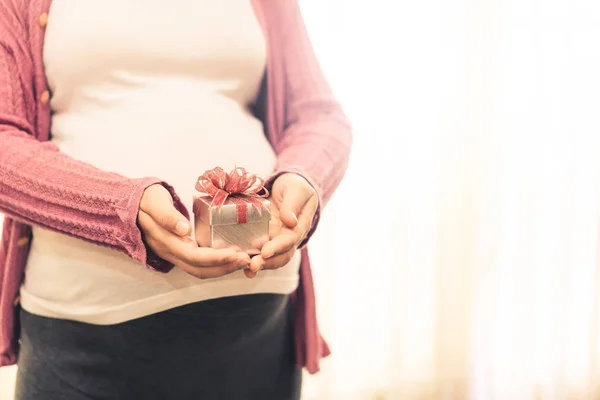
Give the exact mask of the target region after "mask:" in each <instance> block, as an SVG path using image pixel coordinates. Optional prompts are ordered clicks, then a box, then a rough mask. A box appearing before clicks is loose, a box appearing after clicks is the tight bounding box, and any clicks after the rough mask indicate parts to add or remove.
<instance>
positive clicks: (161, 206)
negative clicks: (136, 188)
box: [141, 185, 191, 236]
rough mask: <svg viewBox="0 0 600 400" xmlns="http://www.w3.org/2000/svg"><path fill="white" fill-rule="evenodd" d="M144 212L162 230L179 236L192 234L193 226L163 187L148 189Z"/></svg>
mask: <svg viewBox="0 0 600 400" xmlns="http://www.w3.org/2000/svg"><path fill="white" fill-rule="evenodd" d="M141 208H142V210H143V211H144V212H145V213H146V214H148V215H150V217H152V219H153V220H154V221H155V222H156V223H157V224H158V225H160V226H161V227H162V228H164V229H166V230H168V231H169V232H172V233H174V234H176V235H178V236H187V235H189V234H190V231H191V225H190V222H189V221H188V220H187V218H186V217H185V216H184V215H183V214H181V213H180V212H179V211H177V209H176V208H175V206H174V205H173V198H172V197H171V194H170V193H169V191H168V190H167V189H166V188H165V187H163V186H162V185H153V186H151V187H149V188H148V189H146V191H145V192H144V196H143V198H142V203H141Z"/></svg>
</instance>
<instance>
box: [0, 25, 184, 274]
mask: <svg viewBox="0 0 600 400" xmlns="http://www.w3.org/2000/svg"><path fill="white" fill-rule="evenodd" d="M13 21H14V19H13ZM2 22H3V23H2V24H1V25H0V212H2V213H5V214H6V215H7V216H8V217H10V218H13V219H15V220H18V221H21V222H24V223H26V224H29V225H36V226H40V227H43V228H46V229H50V230H53V231H56V232H60V233H63V234H66V235H70V236H73V237H76V238H79V239H82V240H85V241H88V242H92V243H95V244H97V245H100V246H104V247H108V248H111V249H114V250H117V251H120V252H122V253H125V254H127V255H128V256H129V257H131V258H133V259H135V260H137V261H139V262H140V263H143V264H145V265H146V266H147V267H149V268H151V269H154V270H157V271H161V272H167V271H169V270H170V269H171V268H173V265H172V264H170V263H168V262H166V261H165V260H163V259H161V258H159V257H158V256H157V255H156V254H154V253H153V252H152V251H151V249H150V248H147V247H146V245H145V244H144V241H143V239H142V234H141V232H140V230H139V228H138V226H137V214H138V210H139V203H140V201H141V198H142V195H143V193H144V190H145V189H146V188H147V187H148V186H150V185H153V184H157V183H159V184H163V185H164V186H165V187H166V188H167V189H169V190H170V192H171V194H172V196H173V199H174V201H175V205H176V207H177V208H178V209H179V210H180V211H181V212H182V213H183V214H184V215H186V217H189V214H188V212H187V210H186V209H185V206H183V204H182V203H181V201H180V200H179V198H178V197H177V195H176V194H175V193H174V191H173V189H172V188H171V187H170V186H169V185H167V184H166V183H164V182H161V180H160V179H157V178H151V177H147V178H141V179H129V178H126V177H123V176H120V175H118V174H116V173H111V172H106V171H102V170H99V169H97V168H95V167H93V166H91V165H89V164H86V163H83V162H81V161H78V160H75V159H73V158H71V157H69V156H67V155H66V154H64V153H61V152H60V150H59V149H58V148H57V146H55V145H54V144H52V143H50V142H44V143H42V142H39V141H38V140H36V139H35V138H34V137H33V133H34V129H35V118H36V117H35V113H36V110H37V107H36V101H39V99H36V96H35V91H34V90H33V89H32V87H33V86H32V84H31V81H32V80H33V69H32V67H31V59H30V58H28V55H27V53H26V51H25V50H24V49H27V48H28V46H27V43H24V42H25V38H26V37H27V35H26V34H25V32H24V29H23V28H22V27H20V26H19V24H17V23H14V24H8V23H4V22H6V21H2ZM46 106H47V105H46ZM48 112H49V111H48Z"/></svg>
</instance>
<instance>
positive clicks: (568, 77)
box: [302, 0, 600, 400]
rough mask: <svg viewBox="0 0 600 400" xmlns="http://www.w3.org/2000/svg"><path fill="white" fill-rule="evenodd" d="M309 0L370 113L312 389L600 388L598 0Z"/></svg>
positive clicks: (323, 238) (354, 101)
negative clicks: (327, 347)
mask: <svg viewBox="0 0 600 400" xmlns="http://www.w3.org/2000/svg"><path fill="white" fill-rule="evenodd" d="M302 6H303V11H304V15H305V18H306V20H307V24H308V26H309V30H310V32H311V35H312V38H313V42H314V45H315V47H316V49H317V52H318V54H319V57H320V58H321V60H322V65H323V67H324V69H325V71H326V72H327V74H328V76H329V77H330V79H331V82H332V84H333V86H334V89H335V91H336V93H337V95H338V97H339V98H340V99H341V101H342V102H343V103H344V105H345V106H346V109H347V112H348V114H349V115H350V117H351V119H352V120H353V122H354V125H355V146H354V151H353V158H352V162H351V166H350V169H349V171H348V174H347V176H346V178H345V180H344V182H343V184H342V187H341V188H340V189H339V191H338V192H337V194H336V196H335V198H334V200H333V201H332V203H331V205H330V207H329V208H328V209H327V210H326V212H325V216H324V219H323V223H322V225H321V227H320V228H319V231H318V233H317V234H318V236H317V237H316V238H315V241H314V242H313V247H312V254H313V257H314V258H315V265H316V267H315V268H316V272H315V275H316V282H317V285H318V287H317V291H318V301H319V307H320V318H321V325H322V327H323V329H324V331H325V336H326V337H327V338H328V339H329V340H330V342H331V346H332V350H333V355H332V356H331V358H330V359H329V360H327V361H325V362H324V366H323V371H322V373H321V374H320V375H318V376H317V377H314V378H307V381H306V385H305V398H306V399H340V400H341V399H344V400H351V399H373V400H375V399H378V400H383V399H399V400H404V399H419V400H420V399H456V400H463V399H476V400H486V399H490V400H491V399H494V400H521V399H522V400H541V399H544V400H546V399H548V400H551V399H552V400H571V399H578V400H579V399H598V398H600V388H599V384H598V383H597V382H600V370H599V366H600V365H599V361H600V346H599V344H600V342H599V333H600V330H599V328H600V326H599V323H600V318H599V309H598V300H599V295H600V291H599V286H598V284H599V268H598V267H599V261H598V244H599V240H600V237H599V231H598V223H599V218H598V216H599V214H598V206H599V205H600V202H599V190H598V187H599V183H600V176H599V170H600V169H599V161H598V159H599V157H598V154H599V151H600V129H599V128H600V123H599V120H598V115H599V113H598V110H599V109H600V95H599V93H600V78H599V73H598V71H600V52H599V50H598V48H599V46H598V38H600V24H599V23H600V4H599V3H598V2H597V1H591V0H546V1H543V2H542V1H537V0H485V1H481V0H451V1H449V0H421V1H417V2H414V1H413V2H408V1H400V2H390V1H388V0H376V1H371V2H364V1H360V2H359V1H352V0H328V1H323V0H318V1H317V0H313V1H309V0H305V1H303V2H302Z"/></svg>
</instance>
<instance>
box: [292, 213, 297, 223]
mask: <svg viewBox="0 0 600 400" xmlns="http://www.w3.org/2000/svg"><path fill="white" fill-rule="evenodd" d="M292 217H294V221H296V223H298V216H297V215H296V213H295V212H293V211H292Z"/></svg>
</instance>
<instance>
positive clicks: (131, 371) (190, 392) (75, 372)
mask: <svg viewBox="0 0 600 400" xmlns="http://www.w3.org/2000/svg"><path fill="white" fill-rule="evenodd" d="M21 341H22V345H21V352H20V355H19V362H18V365H19V369H18V375H17V388H16V399H17V400H54V399H61V400H62V399H66V400H79V399H94V400H100V399H111V400H115V399H120V400H137V399H144V400H152V399H161V400H163V399H168V400H171V399H172V400H187V399H194V400H197V399H217V400H227V399H235V400H244V399H260V400H270V399H273V400H286V399H290V400H292V399H293V400H297V399H299V398H300V387H301V381H302V374H301V370H300V369H299V368H297V367H296V366H295V365H294V344H293V329H292V324H291V318H290V307H289V296H284V295H275V294H258V295H248V296H237V297H228V298H223V299H216V300H209V301H203V302H199V303H194V304H189V305H185V306H182V307H178V308H174V309H171V310H168V311H164V312H161V313H158V314H154V315H150V316H147V317H144V318H140V319H136V320H132V321H128V322H125V323H121V324H117V325H108V326H107V325H90V324H85V323H81V322H75V321H68V320H61V319H54V318H46V317H40V316H36V315H33V314H31V313H28V312H27V311H24V310H21Z"/></svg>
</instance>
